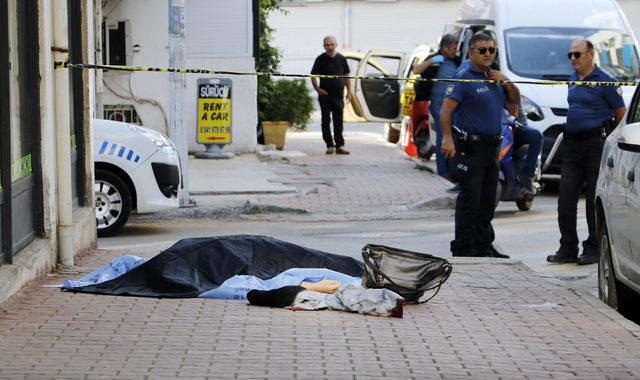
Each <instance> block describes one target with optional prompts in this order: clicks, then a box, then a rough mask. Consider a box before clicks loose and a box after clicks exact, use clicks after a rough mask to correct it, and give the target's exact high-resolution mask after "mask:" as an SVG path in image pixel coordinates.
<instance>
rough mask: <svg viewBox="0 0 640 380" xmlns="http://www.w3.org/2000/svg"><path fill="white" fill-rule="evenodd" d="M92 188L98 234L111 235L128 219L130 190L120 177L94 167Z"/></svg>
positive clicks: (101, 235)
mask: <svg viewBox="0 0 640 380" xmlns="http://www.w3.org/2000/svg"><path fill="white" fill-rule="evenodd" d="M93 190H94V192H95V202H96V204H95V206H96V225H97V228H98V236H100V237H103V236H113V235H115V234H117V233H118V232H120V230H121V229H122V227H124V225H125V223H126V222H127V220H128V219H129V215H130V214H131V191H130V190H129V187H128V186H127V184H126V183H125V182H124V181H123V180H122V179H121V178H120V177H118V176H117V175H115V174H113V173H112V172H110V171H107V170H104V169H96V181H95V183H94V185H93Z"/></svg>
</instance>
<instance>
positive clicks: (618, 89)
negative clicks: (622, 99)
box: [616, 87, 622, 96]
mask: <svg viewBox="0 0 640 380" xmlns="http://www.w3.org/2000/svg"><path fill="white" fill-rule="evenodd" d="M616 92H617V93H618V95H620V96H622V87H618V88H616Z"/></svg>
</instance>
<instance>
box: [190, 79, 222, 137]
mask: <svg viewBox="0 0 640 380" xmlns="http://www.w3.org/2000/svg"><path fill="white" fill-rule="evenodd" d="M196 140H197V142H198V144H229V143H231V80H230V79H198V134H197V139H196Z"/></svg>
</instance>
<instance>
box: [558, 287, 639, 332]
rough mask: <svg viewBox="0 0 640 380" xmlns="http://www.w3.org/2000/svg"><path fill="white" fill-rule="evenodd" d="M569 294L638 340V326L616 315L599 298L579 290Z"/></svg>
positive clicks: (614, 311)
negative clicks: (581, 300) (573, 294)
mask: <svg viewBox="0 0 640 380" xmlns="http://www.w3.org/2000/svg"><path fill="white" fill-rule="evenodd" d="M569 290H570V291H571V292H573V293H575V294H576V295H577V296H578V297H580V298H582V299H583V300H585V301H586V302H587V303H588V304H589V305H591V306H592V307H593V308H595V309H596V310H598V311H599V312H600V313H601V314H603V315H604V316H605V317H607V318H609V319H611V320H612V321H614V322H615V323H617V324H618V325H620V326H622V328H624V329H625V330H627V331H628V332H630V333H631V334H633V336H635V337H636V338H640V326H639V325H637V324H635V323H634V322H632V321H630V320H628V319H627V318H625V317H624V316H623V315H622V314H620V313H618V312H617V311H616V310H614V309H612V308H611V307H609V306H608V305H607V304H605V303H604V302H602V301H601V300H600V299H599V298H596V297H594V296H593V295H591V294H589V293H587V292H585V291H584V290H581V289H571V288H570V289H569Z"/></svg>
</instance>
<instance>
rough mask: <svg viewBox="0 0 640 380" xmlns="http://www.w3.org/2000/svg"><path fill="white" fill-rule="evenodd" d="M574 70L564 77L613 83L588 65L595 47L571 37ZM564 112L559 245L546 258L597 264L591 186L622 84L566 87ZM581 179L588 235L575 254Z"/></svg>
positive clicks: (618, 112)
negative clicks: (579, 253) (585, 201)
mask: <svg viewBox="0 0 640 380" xmlns="http://www.w3.org/2000/svg"><path fill="white" fill-rule="evenodd" d="M567 55H568V57H569V59H570V60H571V66H572V67H573V69H574V70H575V72H574V73H573V74H572V75H571V77H570V78H569V80H570V81H598V82H615V81H616V80H615V79H614V78H613V77H612V76H611V75H609V74H607V73H606V72H604V71H602V70H601V69H600V68H599V67H598V66H596V65H595V64H594V63H593V59H594V57H595V51H594V49H593V44H592V43H591V42H590V41H589V40H585V39H578V40H575V41H573V43H572V44H571V47H570V48H569V53H568V54H567ZM567 100H568V102H569V110H568V112H567V125H566V127H565V131H564V141H563V142H562V145H563V149H564V153H563V155H562V171H561V175H560V194H559V197H558V224H559V225H560V234H561V237H560V249H559V250H558V251H557V252H556V253H555V254H553V255H549V256H548V257H547V261H548V262H551V263H575V262H577V263H578V264H579V265H580V264H594V263H596V262H598V245H597V241H596V220H595V209H594V201H595V189H596V181H597V179H598V172H599V170H600V156H601V155H602V148H603V146H604V138H605V137H606V136H607V134H608V133H609V132H610V131H611V130H612V129H613V128H615V126H617V125H618V123H620V121H621V120H622V117H623V116H624V113H625V112H626V108H625V106H624V101H623V99H622V88H620V87H617V86H588V85H569V96H568V97H567ZM585 182H586V193H587V206H586V212H587V225H588V226H589V237H588V238H587V240H585V241H583V242H582V254H581V255H580V257H578V243H579V241H578V234H577V231H576V218H577V216H576V209H577V204H578V197H579V196H580V190H581V188H582V185H583V184H584V183H585Z"/></svg>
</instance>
